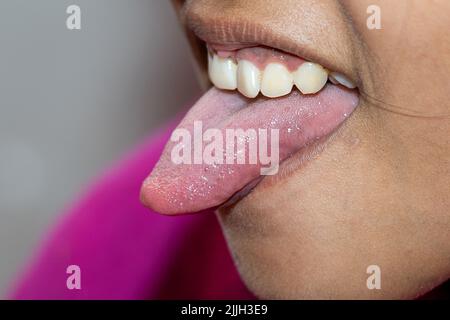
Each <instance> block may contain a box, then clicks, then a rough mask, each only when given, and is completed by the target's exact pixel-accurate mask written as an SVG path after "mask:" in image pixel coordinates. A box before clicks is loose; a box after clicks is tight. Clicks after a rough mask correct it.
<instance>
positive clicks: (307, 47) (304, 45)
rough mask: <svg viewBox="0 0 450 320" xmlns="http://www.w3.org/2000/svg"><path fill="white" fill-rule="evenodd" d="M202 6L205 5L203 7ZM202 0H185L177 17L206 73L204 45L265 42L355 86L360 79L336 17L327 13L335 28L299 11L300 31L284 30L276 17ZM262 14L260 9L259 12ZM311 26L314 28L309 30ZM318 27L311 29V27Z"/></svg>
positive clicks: (342, 26) (224, 47)
mask: <svg viewBox="0 0 450 320" xmlns="http://www.w3.org/2000/svg"><path fill="white" fill-rule="evenodd" d="M205 6H206V9H205V8H204V7H205ZM207 6H208V5H207V4H205V3H203V2H202V1H199V2H197V1H193V2H188V3H187V4H185V5H184V7H183V9H182V10H181V11H180V19H181V21H182V22H183V24H184V27H185V30H186V33H187V35H188V39H189V41H190V45H191V47H192V50H193V52H194V56H195V58H196V61H197V64H198V65H200V66H201V68H202V71H203V72H202V74H203V75H206V71H205V70H206V69H207V65H206V61H207V58H206V46H205V43H206V44H207V45H208V46H210V47H211V48H213V49H215V50H223V51H234V50H239V49H243V48H248V47H255V46H266V47H270V48H274V49H277V50H279V51H283V52H286V53H289V54H291V55H294V56H298V57H300V58H301V59H303V60H306V61H311V62H315V63H318V64H320V65H322V66H323V67H325V68H326V69H328V70H331V71H334V72H339V73H341V74H344V75H346V76H347V77H348V78H349V79H350V80H351V81H352V82H353V83H356V84H357V86H359V84H360V81H359V77H358V74H359V72H358V71H357V70H358V68H357V66H356V65H355V64H354V63H353V61H356V60H357V59H356V57H355V56H354V53H355V50H353V46H352V45H351V42H352V41H351V39H350V38H349V36H348V37H347V36H345V37H343V36H341V35H342V34H343V33H345V34H347V32H345V31H346V30H347V28H348V27H347V26H346V25H345V24H343V23H340V22H341V21H342V19H341V20H339V19H336V17H334V16H333V17H330V18H329V19H328V20H333V23H337V24H339V27H337V28H331V29H326V27H330V26H329V25H327V24H330V23H331V22H326V23H325V22H324V19H325V21H326V20H327V19H326V17H321V16H320V14H319V13H317V15H319V16H318V17H317V18H314V17H311V14H310V13H308V11H303V12H302V13H301V16H299V17H297V18H296V24H297V28H298V29H299V30H302V34H301V35H300V36H299V35H295V34H292V33H288V34H286V32H284V30H283V28H281V30H280V26H279V24H278V23H276V21H272V20H267V19H262V18H261V19H254V18H249V17H247V16H246V15H239V14H234V13H235V12H234V11H230V9H228V8H224V10H211V8H208V7H207ZM261 15H262V13H261ZM317 20H322V23H321V25H320V26H317V28H313V27H311V26H310V24H311V21H314V22H315V21H317ZM313 29H314V31H313ZM317 29H319V30H321V31H320V32H315V30H317Z"/></svg>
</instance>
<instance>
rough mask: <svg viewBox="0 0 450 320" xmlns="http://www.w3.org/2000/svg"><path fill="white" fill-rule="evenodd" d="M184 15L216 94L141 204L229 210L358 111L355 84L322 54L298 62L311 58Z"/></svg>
mask: <svg viewBox="0 0 450 320" xmlns="http://www.w3.org/2000/svg"><path fill="white" fill-rule="evenodd" d="M184 13H185V15H186V16H185V17H184V18H185V21H188V26H189V27H190V30H193V32H194V33H195V35H196V38H194V37H192V34H191V35H190V39H191V40H192V39H194V42H195V43H196V47H195V48H194V53H195V52H197V54H196V57H197V58H198V59H201V60H200V61H201V65H205V63H207V66H205V68H204V69H203V70H204V73H206V74H207V75H208V77H209V80H210V82H211V83H212V84H213V86H214V87H213V88H211V89H210V90H209V91H208V92H206V93H205V94H204V95H203V96H202V97H201V98H200V100H199V101H198V102H197V103H196V104H195V105H194V106H193V107H192V108H191V109H190V111H189V112H188V113H187V115H186V116H185V117H184V119H183V120H182V121H181V123H180V124H179V125H178V127H177V128H176V129H175V131H174V132H173V133H172V136H171V139H170V141H169V142H168V143H167V145H166V147H165V149H164V151H163V154H162V156H161V158H160V160H159V161H158V163H157V164H156V166H155V168H154V169H153V171H152V172H151V173H150V175H149V176H148V178H147V179H146V180H145V181H144V183H143V185H142V188H141V201H142V203H143V204H144V205H146V206H147V207H149V208H151V209H153V210H155V211H157V212H160V213H164V214H181V213H194V212H199V211H202V210H205V209H208V208H217V207H220V206H228V205H230V204H233V203H235V202H237V201H239V200H240V199H242V198H243V197H245V196H246V195H247V194H248V193H249V192H251V191H252V190H253V189H254V188H255V187H257V186H258V183H259V182H260V181H262V180H263V179H266V178H271V177H266V176H273V175H281V176H283V177H284V176H285V175H284V174H283V170H284V166H283V164H284V163H285V162H287V160H288V159H290V158H294V157H297V156H304V154H302V153H305V152H308V151H307V150H311V148H310V147H311V146H313V145H314V144H319V143H323V140H324V139H325V140H326V138H327V137H328V136H330V135H331V134H332V133H333V132H334V131H335V130H336V129H337V128H338V127H339V126H340V125H341V124H342V123H343V122H344V121H345V120H346V119H347V118H348V117H349V116H350V114H351V113H352V112H353V111H354V110H355V108H356V107H357V105H358V102H359V96H358V90H357V88H356V85H355V81H352V80H350V78H349V77H348V76H346V75H344V74H343V73H342V72H340V71H337V70H345V69H346V68H347V69H348V68H349V66H339V65H337V66H334V65H333V64H331V63H329V64H328V63H327V62H326V61H327V58H326V54H325V55H324V57H322V58H320V57H319V56H318V55H317V54H316V53H314V54H312V55H308V54H305V55H303V56H302V55H300V54H299V52H305V53H306V52H315V51H314V50H309V49H305V47H302V45H301V43H298V41H297V42H296V41H293V40H291V42H289V38H284V37H282V36H281V37H280V36H279V35H278V36H277V38H275V37H274V35H273V34H272V32H273V31H270V30H269V31H267V32H266V33H265V30H266V29H265V28H261V29H260V31H259V32H254V33H246V32H239V30H241V27H242V24H241V23H242V21H234V22H233V20H232V19H226V24H224V25H222V26H221V27H220V28H219V27H218V22H217V21H211V20H207V19H206V18H204V17H203V18H202V16H201V15H199V14H198V12H195V11H192V10H184ZM199 17H200V18H199ZM189 21H190V22H189ZM192 21H194V22H192ZM246 25H247V27H248V24H246ZM217 30H221V32H218V31H217ZM224 30H226V32H225V31H224ZM208 31H211V32H208ZM271 39H272V41H271ZM287 48H290V49H287ZM201 52H204V53H205V54H200V53H201ZM321 61H325V63H323V62H321Z"/></svg>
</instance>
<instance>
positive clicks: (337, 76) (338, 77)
mask: <svg viewBox="0 0 450 320" xmlns="http://www.w3.org/2000/svg"><path fill="white" fill-rule="evenodd" d="M330 81H331V82H333V83H339V84H341V85H343V86H344V87H347V88H349V89H355V88H356V85H355V84H354V83H353V82H352V81H351V80H350V79H348V78H347V77H346V76H344V75H343V74H341V73H338V72H331V73H330Z"/></svg>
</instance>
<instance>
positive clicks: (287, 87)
mask: <svg viewBox="0 0 450 320" xmlns="http://www.w3.org/2000/svg"><path fill="white" fill-rule="evenodd" d="M208 60H209V61H208V62H209V63H208V73H209V78H210V80H211V82H212V83H213V84H214V86H216V87H217V88H219V89H224V90H235V89H237V90H238V91H239V92H240V93H241V94H243V95H244V96H246V97H248V98H255V97H256V96H257V95H258V94H259V92H261V93H262V94H263V95H264V96H266V97H269V98H277V97H281V96H284V95H286V94H289V93H290V92H291V91H292V87H293V85H294V84H295V86H296V87H297V88H298V89H299V90H300V92H301V93H303V94H313V93H317V92H319V91H320V90H321V89H322V88H323V87H324V86H325V84H326V82H327V80H328V78H329V79H330V81H331V82H333V83H335V84H341V85H343V86H345V87H347V88H350V89H353V88H355V87H356V86H355V85H354V84H353V83H352V82H351V81H350V80H349V79H348V78H346V77H345V76H344V75H342V74H339V73H336V72H331V73H330V74H328V71H327V70H326V69H325V68H323V67H322V66H321V65H319V64H316V63H312V62H304V63H302V64H301V65H300V66H299V67H298V69H297V70H295V71H294V72H291V71H289V70H288V69H287V67H286V66H285V65H284V64H282V63H277V62H271V63H269V64H267V66H266V67H265V68H264V70H262V71H261V70H260V69H259V68H258V67H257V66H256V65H254V64H253V63H252V62H250V61H248V60H239V62H238V63H237V64H236V62H235V61H234V60H233V59H231V58H222V57H219V56H218V55H216V54H212V55H211V54H209V55H208Z"/></svg>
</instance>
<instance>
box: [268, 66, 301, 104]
mask: <svg viewBox="0 0 450 320" xmlns="http://www.w3.org/2000/svg"><path fill="white" fill-rule="evenodd" d="M293 84H294V79H293V77H292V74H291V73H290V72H289V70H288V69H287V68H286V67H285V66H283V65H282V64H279V63H269V64H268V65H267V66H266V68H265V69H264V73H263V76H262V81H261V93H262V94H263V95H265V96H266V97H269V98H277V97H281V96H284V95H286V94H288V93H290V92H291V90H292V86H293Z"/></svg>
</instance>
